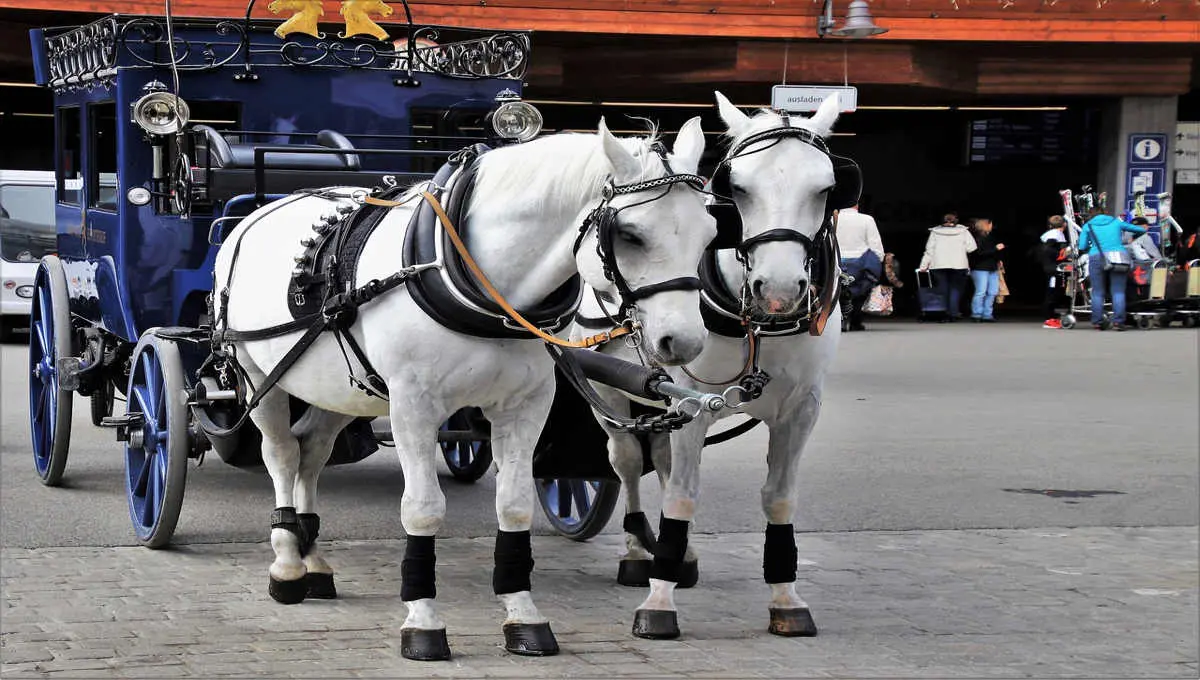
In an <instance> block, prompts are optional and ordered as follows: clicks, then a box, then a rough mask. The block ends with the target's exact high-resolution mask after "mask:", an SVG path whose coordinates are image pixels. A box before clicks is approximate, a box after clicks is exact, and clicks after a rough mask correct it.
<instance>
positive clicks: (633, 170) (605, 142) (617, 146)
mask: <svg viewBox="0 0 1200 680" xmlns="http://www.w3.org/2000/svg"><path fill="white" fill-rule="evenodd" d="M597 128H598V134H599V135H600V145H601V147H602V148H603V149H604V155H605V156H606V157H608V162H609V163H610V164H611V165H612V168H613V179H617V180H621V181H629V180H633V179H636V178H637V177H638V176H640V175H641V170H642V166H641V164H640V163H638V161H637V159H636V158H634V157H633V154H632V153H630V152H629V150H628V149H626V148H625V147H624V146H623V145H622V144H621V142H620V141H619V140H617V138H616V137H614V136H613V133H611V132H609V131H608V125H607V124H606V123H605V122H604V117H603V116H601V117H600V125H598V126H597Z"/></svg>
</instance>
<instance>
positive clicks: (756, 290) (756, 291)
mask: <svg viewBox="0 0 1200 680" xmlns="http://www.w3.org/2000/svg"><path fill="white" fill-rule="evenodd" d="M762 289H763V280H762V279H755V280H754V282H753V283H751V284H750V292H751V293H752V294H753V295H754V297H756V298H759V299H760V300H761V299H762V296H763V294H762V292H763V291H762Z"/></svg>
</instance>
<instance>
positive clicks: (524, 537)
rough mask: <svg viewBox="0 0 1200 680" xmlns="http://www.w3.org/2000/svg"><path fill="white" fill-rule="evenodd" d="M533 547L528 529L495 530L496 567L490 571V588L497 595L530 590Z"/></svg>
mask: <svg viewBox="0 0 1200 680" xmlns="http://www.w3.org/2000/svg"><path fill="white" fill-rule="evenodd" d="M532 572H533V548H532V547H531V546H530V543H529V532H528V531H497V532H496V569H495V571H493V572H492V590H493V591H494V592H495V593H496V594H497V595H507V594H509V593H519V592H521V591H523V590H532V589H533V588H532V587H531V586H530V583H529V574H530V573H532Z"/></svg>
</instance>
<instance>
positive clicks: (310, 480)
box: [291, 406, 354, 600]
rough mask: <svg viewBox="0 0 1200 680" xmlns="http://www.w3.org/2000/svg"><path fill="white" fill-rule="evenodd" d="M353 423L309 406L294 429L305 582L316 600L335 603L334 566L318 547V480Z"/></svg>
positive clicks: (297, 498) (297, 503)
mask: <svg viewBox="0 0 1200 680" xmlns="http://www.w3.org/2000/svg"><path fill="white" fill-rule="evenodd" d="M353 420H354V418H353V417H352V416H347V415H343V414H341V413H334V412H332V411H325V410H322V409H319V408H317V407H315V406H309V407H308V410H307V411H305V412H304V415H303V416H301V418H300V420H298V421H297V422H296V423H295V424H294V425H292V428H291V429H292V434H293V435H295V436H296V438H297V439H299V440H300V469H299V476H298V477H297V479H296V485H295V489H294V491H295V498H296V510H297V518H298V520H299V522H300V528H301V533H302V534H303V543H302V545H301V546H300V547H301V550H300V554H301V556H303V558H304V567H305V576H304V581H305V584H306V585H307V594H308V597H312V598H316V599H322V600H331V599H334V598H336V597H337V588H336V587H335V586H334V583H333V567H330V566H329V563H328V562H326V561H325V558H324V556H323V555H322V554H321V550H320V548H319V546H318V545H317V536H318V535H319V534H320V532H321V517H320V515H318V514H317V480H318V478H319V477H320V475H321V471H322V470H323V469H324V468H325V463H326V462H328V461H329V456H330V454H332V453H333V444H334V441H335V440H336V439H337V436H338V433H340V432H341V431H342V428H344V427H346V425H348V424H350V422H351V421H353Z"/></svg>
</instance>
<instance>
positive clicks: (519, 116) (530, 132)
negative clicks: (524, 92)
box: [491, 90, 542, 142]
mask: <svg viewBox="0 0 1200 680" xmlns="http://www.w3.org/2000/svg"><path fill="white" fill-rule="evenodd" d="M496 101H498V102H503V103H502V104H500V106H498V107H496V110H495V111H493V112H492V115H491V124H492V129H493V130H495V131H496V134H497V135H498V136H500V137H503V138H504V139H514V140H516V141H518V142H528V141H529V140H531V139H533V138H534V137H537V136H538V133H539V132H541V131H542V113H541V112H540V111H538V110H537V107H536V106H534V105H533V104H526V103H525V102H523V101H521V100H520V98H519V97H518V96H517V94H516V93H515V92H513V91H512V90H505V91H503V92H501V93H500V94H498V95H496Z"/></svg>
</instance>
